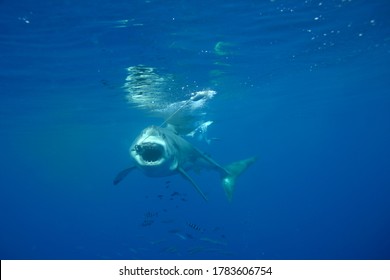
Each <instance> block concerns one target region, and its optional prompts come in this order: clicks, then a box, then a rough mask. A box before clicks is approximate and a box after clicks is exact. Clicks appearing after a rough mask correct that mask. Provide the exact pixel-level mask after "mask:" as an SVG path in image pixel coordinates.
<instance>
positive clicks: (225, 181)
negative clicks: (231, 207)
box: [222, 157, 256, 201]
mask: <svg viewBox="0 0 390 280" xmlns="http://www.w3.org/2000/svg"><path fill="white" fill-rule="evenodd" d="M255 160H256V157H251V158H247V159H244V160H240V161H236V162H233V163H231V164H229V165H228V166H226V167H225V168H224V169H225V170H226V171H227V174H226V175H225V176H223V177H222V187H223V189H224V190H225V193H226V196H227V197H228V199H229V201H231V200H232V198H233V192H234V188H235V186H236V179H237V177H238V176H240V175H241V173H242V172H244V171H245V170H246V169H247V168H248V166H249V165H251V164H252V163H254V162H255Z"/></svg>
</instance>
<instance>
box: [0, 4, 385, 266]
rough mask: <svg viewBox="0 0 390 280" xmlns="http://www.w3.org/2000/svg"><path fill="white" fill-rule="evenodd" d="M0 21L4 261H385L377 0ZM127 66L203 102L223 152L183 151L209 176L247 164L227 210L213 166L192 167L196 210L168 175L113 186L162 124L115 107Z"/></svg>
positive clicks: (90, 8) (30, 11) (126, 10)
mask: <svg viewBox="0 0 390 280" xmlns="http://www.w3.org/2000/svg"><path fill="white" fill-rule="evenodd" d="M0 11H1V15H2V16H1V17H0V147H1V156H0V174H1V175H0V213H1V214H0V218H1V219H0V223H1V230H0V258H1V259H389V258H390V203H389V201H390V149H389V143H390V96H389V94H390V92H389V88H390V87H389V86H390V79H389V77H390V69H389V67H390V66H389V65H390V18H389V16H388V15H389V14H390V5H389V4H388V1H386V0H382V1H379V0H378V1H368V0H367V1H363V0H351V1H341V0H337V1H336V0H334V1H292V0H291V1H283V0H280V1H279V0H274V1H249V0H245V1H230V0H229V1H226V0H224V1H222V0H212V1H184V0H183V1H173V0H172V1H167V0H164V1H163V0H156V1H154V0H149V1H138V0H134V1H131V0H129V1H101V0H93V1H92V0H91V1H90V0H88V1H86V0H83V1H73V0H69V1H42V0H38V1H27V0H24V1H11V0H3V1H0ZM218 42H221V43H220V44H219V46H221V49H220V51H219V52H218V47H216V46H217V44H218ZM138 64H143V65H146V66H150V67H155V68H156V69H158V70H159V71H161V73H169V74H173V75H174V76H175V79H176V82H177V85H178V86H179V87H180V86H183V87H186V88H187V89H188V90H190V91H191V90H192V91H195V90H200V89H208V88H209V89H213V90H216V91H217V92H218V95H217V96H216V97H215V99H214V100H212V102H211V104H210V109H209V114H210V117H211V118H212V119H213V120H215V124H213V126H212V127H211V128H210V136H211V137H218V138H220V141H215V142H213V143H211V144H210V145H207V144H205V143H195V144H196V146H198V147H199V148H200V149H202V150H204V151H205V152H207V153H209V154H211V155H212V156H213V158H214V159H216V160H217V161H218V162H220V163H221V164H227V163H229V162H232V161H234V160H238V159H242V158H245V157H248V156H251V155H257V156H258V157H259V159H258V161H257V162H256V163H255V164H254V165H253V166H252V167H251V168H250V169H248V171H247V172H246V173H245V174H244V175H242V177H240V179H239V181H238V186H237V190H236V193H235V196H234V199H233V201H232V202H231V203H228V202H227V200H226V198H225V196H224V193H223V191H222V188H221V187H220V182H219V178H218V176H217V175H216V174H214V173H213V172H204V173H201V174H196V173H191V174H192V175H193V178H194V180H195V181H197V183H198V184H199V185H200V186H201V188H202V189H203V191H204V192H205V193H206V194H207V195H208V197H209V202H208V203H205V202H204V201H203V200H202V199H201V197H200V196H199V195H198V194H196V193H195V192H194V190H193V189H192V187H191V186H190V185H189V184H188V182H186V181H185V180H184V179H182V178H180V177H178V176H174V177H169V178H161V179H153V178H147V177H145V176H143V175H142V174H141V173H140V172H134V173H132V174H131V175H129V177H128V178H126V180H125V181H124V182H123V183H122V184H121V185H119V186H117V187H114V186H113V185H112V179H113V178H114V176H115V175H116V173H117V172H118V171H120V170H122V169H123V168H125V167H126V166H128V165H129V163H130V158H129V156H128V147H129V145H130V144H131V142H132V140H133V139H134V137H136V136H137V134H138V133H139V132H140V130H141V129H143V128H144V127H146V126H148V125H150V124H156V125H158V124H160V123H161V121H162V120H159V119H153V118H151V117H149V116H147V115H146V114H145V113H144V112H141V111H139V110H137V109H135V108H132V106H130V105H129V104H128V103H127V102H126V100H125V92H124V90H123V88H122V86H123V83H124V81H125V78H126V75H127V73H126V70H125V69H126V68H127V67H129V66H134V65H138ZM186 94H188V92H186ZM177 95H178V97H180V96H181V95H183V99H184V98H186V97H188V96H185V94H184V93H183V92H177ZM174 192H179V193H180V195H173V196H172V194H173V193H174ZM149 222H152V223H151V224H150V225H149ZM189 224H193V225H196V227H195V228H193V227H191V226H190V225H189ZM183 238H185V239H183Z"/></svg>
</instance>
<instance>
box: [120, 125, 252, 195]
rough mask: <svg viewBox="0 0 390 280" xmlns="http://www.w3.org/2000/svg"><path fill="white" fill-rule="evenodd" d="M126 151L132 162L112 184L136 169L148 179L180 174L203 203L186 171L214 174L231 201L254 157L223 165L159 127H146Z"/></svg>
mask: <svg viewBox="0 0 390 280" xmlns="http://www.w3.org/2000/svg"><path fill="white" fill-rule="evenodd" d="M129 152H130V156H131V158H132V159H133V162H134V163H133V165H131V166H130V167H128V168H126V169H124V170H122V171H121V172H119V173H118V175H117V176H116V177H115V179H114V182H113V183H114V185H117V184H118V183H119V182H121V181H122V180H123V179H124V178H125V177H126V176H127V175H128V174H129V173H130V172H131V171H133V170H134V169H136V168H139V169H141V170H142V171H143V172H144V173H145V175H147V176H150V177H164V176H170V175H175V174H180V175H181V176H182V177H183V178H185V179H186V180H188V181H189V182H190V183H191V184H192V186H193V187H194V188H195V190H196V191H197V192H198V193H199V194H200V195H201V196H202V197H203V199H204V200H207V198H206V196H205V195H204V193H203V192H202V191H201V189H200V188H199V187H198V185H197V184H196V183H195V181H194V180H193V179H192V178H191V177H190V176H189V175H188V173H187V171H188V170H191V169H195V170H198V169H200V168H207V169H212V170H215V171H217V172H218V173H219V174H220V176H221V180H222V187H223V189H224V191H225V194H226V196H227V198H228V200H229V201H231V200H232V197H233V192H234V189H235V185H236V179H237V177H238V176H239V175H240V174H241V173H242V172H244V171H245V170H246V169H247V167H248V166H249V165H251V164H252V163H253V162H254V161H255V160H256V158H255V157H250V158H247V159H244V160H240V161H237V162H233V163H231V164H229V165H227V166H222V165H220V164H219V163H217V162H216V161H214V160H213V159H212V158H210V157H209V156H207V155H206V154H205V153H203V152H202V151H200V150H198V149H197V148H196V147H194V146H193V145H192V144H190V143H189V142H188V141H187V140H185V139H184V138H183V137H181V136H179V135H178V134H176V133H175V132H174V131H173V130H171V129H169V128H163V127H158V126H149V127H147V128H145V129H144V130H143V131H142V132H141V134H140V135H139V136H138V137H137V138H136V139H135V140H134V142H133V143H132V145H131V146H130V150H129Z"/></svg>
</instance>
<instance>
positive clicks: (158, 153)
mask: <svg viewBox="0 0 390 280" xmlns="http://www.w3.org/2000/svg"><path fill="white" fill-rule="evenodd" d="M134 148H135V151H136V152H137V154H138V155H140V156H141V157H142V159H143V160H144V161H146V162H148V163H153V162H157V161H159V160H160V159H161V158H162V157H163V156H164V147H163V146H162V145H160V144H157V143H150V142H147V143H142V144H140V145H135V147H134Z"/></svg>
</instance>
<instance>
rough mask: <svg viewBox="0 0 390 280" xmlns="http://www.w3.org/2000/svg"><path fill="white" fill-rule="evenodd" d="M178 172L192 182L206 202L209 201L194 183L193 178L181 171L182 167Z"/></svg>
mask: <svg viewBox="0 0 390 280" xmlns="http://www.w3.org/2000/svg"><path fill="white" fill-rule="evenodd" d="M177 171H178V172H179V173H180V174H181V175H182V176H183V177H184V178H185V179H187V180H188V181H190V183H191V184H192V185H193V186H194V188H195V189H196V191H197V192H198V193H199V194H200V195H201V196H202V197H203V199H204V200H205V201H207V197H206V196H205V195H204V193H203V192H202V191H201V190H200V188H199V187H198V185H197V184H196V183H195V182H194V180H192V178H191V177H190V176H189V175H188V174H187V173H186V172H185V171H184V170H183V169H181V168H180V167H178V168H177Z"/></svg>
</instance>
